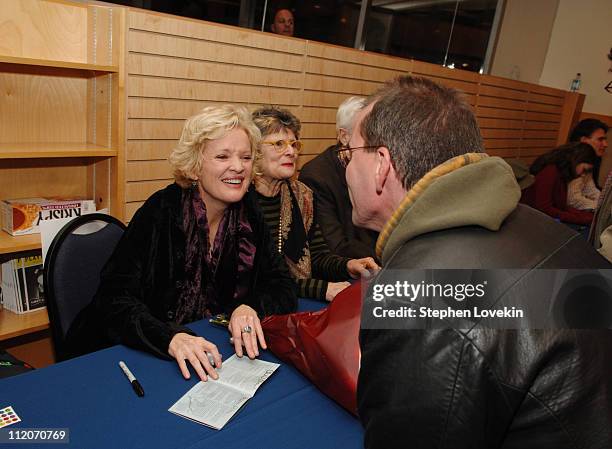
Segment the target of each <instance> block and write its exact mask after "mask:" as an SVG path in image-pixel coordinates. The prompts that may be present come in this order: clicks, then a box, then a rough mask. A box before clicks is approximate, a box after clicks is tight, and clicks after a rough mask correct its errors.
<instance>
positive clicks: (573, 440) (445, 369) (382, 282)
mask: <svg viewBox="0 0 612 449" xmlns="http://www.w3.org/2000/svg"><path fill="white" fill-rule="evenodd" d="M342 152H343V160H344V161H345V163H346V165H347V167H346V180H347V184H348V189H349V194H350V197H351V201H352V203H353V222H354V223H355V224H356V225H358V226H364V227H368V228H370V229H373V230H375V231H380V237H379V238H378V241H377V248H376V250H377V254H378V256H379V258H380V260H381V262H382V266H383V268H382V270H381V272H380V273H379V275H378V276H377V278H376V279H375V280H374V281H373V283H372V284H371V287H370V288H372V289H374V288H376V286H384V287H385V288H386V287H391V289H393V288H394V287H393V285H392V284H390V283H389V282H388V280H389V279H392V278H394V276H395V278H397V276H398V274H397V273H400V274H399V276H400V277H401V276H413V275H414V273H415V270H420V269H456V271H459V269H502V268H504V269H509V268H513V269H520V270H514V271H513V273H515V274H513V276H516V278H512V279H505V278H504V280H508V281H511V282H508V284H507V288H506V289H505V290H503V293H502V294H500V296H496V297H494V298H493V299H494V300H500V299H501V298H503V299H504V300H514V301H520V300H521V298H523V297H524V295H525V292H528V291H530V290H533V289H534V288H535V287H539V285H537V284H535V282H534V281H533V279H536V280H537V278H536V276H535V275H533V272H534V271H536V270H535V269H536V268H545V269H558V268H609V267H610V265H609V264H608V263H607V262H606V261H605V260H604V259H603V258H601V257H600V256H599V255H598V254H597V253H595V252H594V251H593V250H592V248H590V247H589V246H588V245H587V244H586V242H584V241H582V240H581V239H580V238H579V237H578V236H577V234H576V233H574V232H573V231H571V230H570V229H569V228H567V227H565V226H563V225H562V224H560V223H556V222H554V221H553V220H551V219H549V218H548V217H546V216H544V215H543V214H541V213H539V212H537V211H535V210H533V209H531V208H529V207H527V206H524V205H521V204H519V198H520V188H519V187H518V185H517V184H516V180H515V177H514V175H513V172H512V169H511V168H510V167H509V166H508V164H506V163H505V162H504V161H503V160H502V159H501V158H497V157H489V156H487V155H486V154H485V153H484V148H483V144H482V139H481V136H480V131H479V128H478V123H477V121H476V118H475V116H474V114H473V112H472V109H471V107H470V106H469V105H468V104H467V103H466V101H465V100H464V99H463V97H462V96H461V95H460V94H459V92H457V91H455V90H454V89H450V88H446V87H443V86H440V85H438V84H436V83H434V82H432V81H430V80H427V79H423V78H413V77H402V78H399V79H397V80H395V81H394V82H391V83H389V84H387V85H386V86H385V87H383V88H382V89H381V90H380V91H378V92H377V93H375V94H374V95H373V96H372V97H370V98H369V99H368V101H367V103H366V105H365V107H364V109H362V110H361V111H360V112H359V113H358V114H357V116H356V121H355V126H354V130H353V133H352V135H351V139H350V142H349V146H348V147H347V148H345V149H343V150H342ZM399 270H403V271H399ZM439 272H440V271H439V270H437V271H435V272H434V273H439ZM400 285H401V284H400ZM413 285H415V284H413ZM398 291H399V290H398ZM379 293H380V292H379ZM385 294H386V293H385ZM551 296H552V295H551ZM405 298H406V296H402V294H400V293H393V292H392V293H390V296H386V297H384V298H382V299H381V298H380V297H378V298H377V297H376V296H374V295H372V290H371V291H370V294H369V295H367V296H366V298H365V299H364V307H363V313H362V320H361V324H362V330H361V333H360V345H361V369H360V374H359V384H358V394H357V395H358V407H359V416H360V418H361V421H362V423H363V425H364V427H365V447H366V448H384V449H393V448H406V447H410V448H453V449H461V448H466V449H467V448H471V449H474V448H483V449H484V448H502V447H503V448H527V447H537V448H539V449H543V448H544V449H553V448H554V449H560V448H564V449H565V448H579V447H580V448H593V449H595V448H596V449H604V448H611V447H612V426H611V425H610V423H612V396H610V392H611V391H612V363H610V360H612V332H611V331H609V330H590V331H587V330H572V329H567V327H574V326H572V325H569V324H568V325H566V326H565V328H564V327H563V325H560V326H558V327H557V328H555V329H551V328H547V329H544V330H543V329H529V328H525V327H518V326H517V327H514V328H510V327H505V328H492V327H489V328H485V327H480V326H478V325H477V324H478V321H468V322H467V323H468V324H469V325H466V326H465V327H463V326H451V325H446V326H444V325H442V326H439V328H437V329H435V330H431V327H428V326H427V325H426V324H425V325H419V324H418V322H417V321H416V320H412V321H410V320H400V322H401V323H406V322H409V323H411V324H415V323H416V324H417V325H415V326H413V327H412V328H406V327H405V326H403V327H402V326H400V325H396V324H395V323H397V322H395V321H394V322H393V323H394V324H393V325H382V324H380V323H382V322H375V323H376V324H372V323H374V321H373V320H372V319H371V315H368V313H369V311H371V310H374V308H375V306H377V305H378V306H380V305H382V306H385V305H389V304H390V305H398V304H399V305H401V306H403V307H405V308H406V309H407V308H409V306H410V305H411V301H410V300H408V299H405ZM557 299H558V298H555V299H554V300H553V299H550V298H546V297H542V298H538V301H539V303H538V306H539V307H541V308H543V309H542V310H544V311H545V312H547V311H549V310H555V307H556V306H557V304H556V303H555V302H554V301H556V300H557ZM583 299H586V298H583ZM377 301H382V302H377ZM450 301H451V302H453V300H452V299H451V300H450ZM607 301H608V304H609V298H607ZM573 305H575V304H573ZM396 310H397V311H401V310H402V309H401V308H398V309H396ZM593 315H595V316H596V315H598V311H597V310H593V311H592V314H590V315H589V314H587V316H593ZM564 319H565V320H566V321H567V323H572V321H571V320H572V319H573V317H572V316H571V315H565V316H564ZM390 322H391V321H387V322H386V323H390ZM455 323H457V322H456V321H455ZM462 323H466V322H465V321H463V322H462ZM528 324H529V323H528ZM472 326H473V327H472ZM384 327H386V328H384ZM412 329H414V330H412Z"/></svg>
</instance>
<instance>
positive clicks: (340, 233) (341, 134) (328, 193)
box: [299, 97, 378, 258]
mask: <svg viewBox="0 0 612 449" xmlns="http://www.w3.org/2000/svg"><path fill="white" fill-rule="evenodd" d="M363 102H364V98H363V97H350V98H347V99H346V100H344V101H343V102H342V103H341V104H340V107H339V108H338V112H337V113H336V138H337V142H336V144H335V145H332V146H330V147H329V148H327V149H326V150H325V151H323V152H322V153H321V154H319V155H318V156H317V157H315V158H314V159H312V160H310V161H309V162H307V163H306V164H305V165H304V166H303V167H302V170H301V171H300V176H299V179H300V181H302V182H303V183H304V184H306V185H307V186H308V187H310V188H311V189H312V192H313V194H314V199H315V204H316V205H317V207H316V209H315V216H316V219H317V222H318V223H319V226H320V227H321V232H322V234H323V237H324V238H325V242H326V243H327V245H328V246H329V248H330V250H331V251H332V252H333V253H335V254H338V255H340V256H345V257H354V258H361V257H375V251H374V246H375V245H376V238H377V237H378V233H376V232H374V231H371V230H369V229H363V228H359V227H357V226H355V225H354V224H353V221H352V219H351V214H352V211H353V208H352V206H351V200H350V198H349V194H348V189H347V187H346V178H345V168H344V166H343V165H342V163H341V161H340V159H339V158H338V156H339V153H338V151H339V150H340V149H341V148H342V147H343V146H346V145H348V142H349V139H350V138H351V132H352V129H353V125H352V123H353V119H354V118H355V113H356V112H357V111H359V110H360V109H361V108H362V107H363Z"/></svg>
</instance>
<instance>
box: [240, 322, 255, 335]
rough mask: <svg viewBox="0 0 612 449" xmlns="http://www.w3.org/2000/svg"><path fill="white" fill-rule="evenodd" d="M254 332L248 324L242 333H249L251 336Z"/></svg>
mask: <svg viewBox="0 0 612 449" xmlns="http://www.w3.org/2000/svg"><path fill="white" fill-rule="evenodd" d="M252 330H253V328H252V327H251V326H249V325H248V324H247V325H246V326H244V327H243V328H242V332H244V333H247V334H250V333H251V331H252Z"/></svg>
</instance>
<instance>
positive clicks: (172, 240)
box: [69, 105, 297, 380]
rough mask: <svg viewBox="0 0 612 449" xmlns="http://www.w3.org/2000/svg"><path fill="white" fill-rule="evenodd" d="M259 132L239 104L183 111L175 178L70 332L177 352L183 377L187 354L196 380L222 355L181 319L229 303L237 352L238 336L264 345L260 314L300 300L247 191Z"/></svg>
mask: <svg viewBox="0 0 612 449" xmlns="http://www.w3.org/2000/svg"><path fill="white" fill-rule="evenodd" d="M260 137H261V135H260V132H259V130H258V129H257V127H256V126H255V125H254V124H253V122H252V120H251V117H250V115H249V113H248V112H247V110H246V109H244V108H241V107H236V106H232V105H225V106H211V107H207V108H205V109H203V110H202V111H201V112H200V113H199V114H198V115H196V116H194V117H191V118H190V119H188V120H187V122H186V123H185V126H184V128H183V133H182V135H181V139H180V141H179V143H178V145H177V147H176V148H175V149H174V151H173V152H172V154H171V155H170V163H171V165H172V166H173V167H174V178H175V183H174V184H172V185H169V186H168V187H166V188H165V189H163V190H160V191H158V192H156V193H155V194H153V195H152V196H151V197H150V198H149V199H148V200H147V201H146V202H145V203H144V205H143V206H142V207H141V208H140V209H139V210H138V211H137V212H136V214H135V215H134V218H133V219H132V221H131V223H130V226H129V227H128V229H127V231H126V233H125V234H124V236H123V238H122V240H121V241H120V243H119V244H118V246H117V248H116V250H115V252H114V254H113V255H112V257H111V259H110V261H109V262H108V264H107V265H106V267H105V268H104V270H103V273H102V278H101V285H100V288H99V290H98V293H97V295H96V297H95V299H94V301H93V302H92V304H91V305H90V306H89V307H88V308H87V309H86V310H85V311H84V312H82V313H81V315H80V316H79V318H78V319H77V322H76V323H75V326H73V327H72V328H71V333H70V335H69V339H71V340H72V341H75V339H79V338H80V335H82V332H83V330H84V329H88V330H89V332H90V335H92V334H95V333H97V332H100V334H101V335H103V336H104V337H105V338H106V341H107V342H109V343H124V344H127V345H130V346H134V347H136V348H140V349H144V350H148V351H150V352H152V353H154V354H156V355H157V356H160V357H164V358H174V359H176V361H177V363H178V365H179V367H180V370H181V372H182V374H183V376H184V377H185V378H189V377H190V374H189V368H188V366H187V361H188V362H189V364H191V366H192V368H193V369H194V370H195V371H196V373H197V374H198V375H199V377H200V378H201V379H202V380H206V379H207V374H208V375H209V376H211V377H213V378H217V373H216V371H215V366H216V367H220V366H221V356H220V354H219V352H218V350H217V348H216V346H215V345H214V344H213V343H211V342H209V341H207V340H205V339H204V338H202V337H198V336H196V335H194V333H193V332H192V331H191V330H190V329H188V328H186V327H185V326H184V325H183V324H184V323H189V322H191V321H194V320H198V319H201V318H203V317H207V316H210V315H211V314H216V313H221V312H225V313H227V314H228V315H229V314H231V318H230V324H229V328H230V331H231V333H232V337H233V339H234V345H235V350H236V354H237V355H238V356H242V346H243V345H244V347H245V349H246V352H247V354H248V356H249V357H251V358H253V357H255V356H256V355H258V345H260V346H261V347H262V348H265V347H266V343H265V338H264V335H263V331H262V329H261V325H260V322H259V315H269V314H275V313H288V312H291V311H294V310H295V309H296V305H297V300H296V295H295V285H294V282H293V281H292V279H291V277H290V275H289V273H288V271H287V267H286V265H285V264H284V262H283V261H282V258H281V257H279V255H278V254H277V253H276V252H273V251H270V250H269V248H271V247H272V246H271V243H270V235H269V233H268V231H267V229H266V227H265V225H264V218H263V215H262V214H261V212H260V210H259V208H258V207H257V203H256V198H255V196H254V195H253V194H247V190H248V187H249V185H250V182H251V174H252V169H253V158H254V153H255V150H256V148H257V145H258V144H259V140H260ZM245 194H246V195H245ZM94 329H95V330H94ZM81 341H85V340H83V339H81ZM207 353H208V354H207ZM209 354H210V355H212V356H213V358H214V365H215V366H213V365H212V364H211V363H210V362H209V359H208V355H209Z"/></svg>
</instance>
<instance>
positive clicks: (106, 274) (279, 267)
mask: <svg viewBox="0 0 612 449" xmlns="http://www.w3.org/2000/svg"><path fill="white" fill-rule="evenodd" d="M181 194H182V189H181V188H180V187H179V186H178V185H176V184H172V185H169V186H168V187H166V188H165V189H163V190H160V191H158V192H156V193H155V194H153V195H152V196H151V197H150V198H149V199H148V200H147V201H146V202H145V204H144V205H143V206H142V207H141V208H140V209H139V210H138V211H137V212H136V214H135V215H134V217H133V219H132V221H131V223H130V225H129V227H128V229H127V231H126V232H125V234H124V236H123V237H122V239H121V241H120V242H119V244H118V245H117V248H116V249H115V251H114V253H113V255H112V256H111V258H110V260H109V261H108V263H107V264H106V266H105V267H104V269H103V271H102V275H101V280H100V287H99V289H98V292H97V294H96V296H95V298H94V300H93V302H92V303H91V304H90V305H89V306H88V307H87V308H85V309H84V310H83V311H82V312H81V313H80V314H79V316H78V317H77V318H76V320H75V322H74V323H73V325H72V326H71V328H70V330H69V332H68V336H67V340H68V344H69V345H70V347H71V350H72V351H71V352H72V353H73V354H74V355H78V354H81V353H85V352H89V351H91V350H93V349H97V348H99V347H101V346H102V345H104V344H117V343H123V344H126V345H128V346H132V347H135V348H138V349H143V350H147V351H150V352H152V353H154V354H155V355H157V356H159V357H162V358H169V355H168V345H169V344H170V340H171V339H172V337H173V336H174V335H175V334H176V333H178V332H187V333H190V334H193V332H192V331H191V330H189V329H187V328H185V327H184V326H182V325H181V324H178V323H176V321H175V311H176V309H177V300H178V297H179V294H180V287H181V283H182V282H183V281H184V277H185V274H184V266H185V234H184V232H183V230H182V224H181V223H182V211H181ZM242 201H244V202H245V205H246V210H247V216H248V220H249V223H250V224H251V227H252V229H253V233H254V235H255V246H256V248H257V250H256V254H255V259H254V264H253V272H252V273H251V276H250V285H249V288H248V291H249V294H248V296H247V299H246V300H243V301H242V303H244V304H247V305H249V306H251V307H252V308H253V309H255V310H256V311H257V312H258V314H260V315H261V316H267V315H273V314H280V313H290V312H293V311H295V310H296V308H297V297H296V292H295V283H294V282H293V280H292V279H291V276H290V275H289V272H288V270H287V267H286V265H285V263H284V261H283V260H282V259H281V258H280V256H279V255H278V253H276V252H275V251H274V250H273V247H272V246H271V242H270V232H269V231H268V229H267V228H266V226H265V223H264V219H263V215H262V213H261V211H260V210H259V207H258V206H257V201H256V198H255V197H254V195H253V194H250V193H247V194H246V195H245V197H244V199H243V200H242ZM225 277H226V279H228V280H229V282H227V283H225V282H224V284H225V285H227V286H232V285H231V282H232V281H231V279H233V278H235V273H234V275H233V274H232V273H227V276H225ZM232 293H233V288H228V289H227V291H222V292H221V293H220V297H221V302H222V304H223V308H224V310H219V311H218V312H219V313H221V312H225V313H228V314H230V313H231V312H232V311H233V310H234V309H235V308H236V307H237V306H239V305H240V304H237V303H236V301H234V300H233V297H232Z"/></svg>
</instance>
